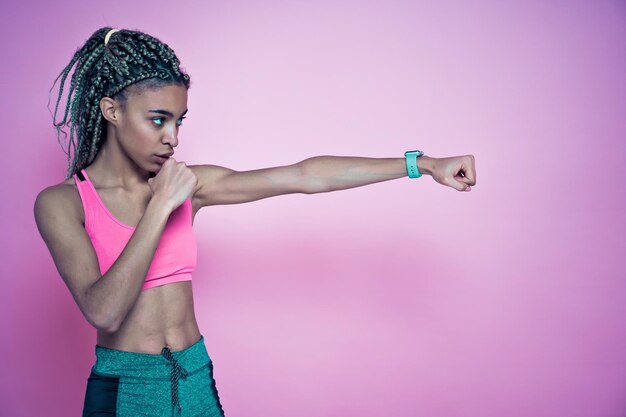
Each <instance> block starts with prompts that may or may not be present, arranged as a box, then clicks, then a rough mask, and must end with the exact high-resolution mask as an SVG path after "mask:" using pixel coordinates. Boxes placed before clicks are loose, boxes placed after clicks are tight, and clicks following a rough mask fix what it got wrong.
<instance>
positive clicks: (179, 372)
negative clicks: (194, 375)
mask: <svg viewBox="0 0 626 417" xmlns="http://www.w3.org/2000/svg"><path fill="white" fill-rule="evenodd" d="M161 355H163V356H164V357H165V359H167V360H168V363H167V365H168V366H170V365H171V366H172V374H171V381H172V407H175V408H177V409H178V412H179V413H180V412H181V408H180V401H179V399H178V380H179V379H180V377H183V378H187V370H186V369H185V368H183V367H182V366H180V364H179V363H178V361H177V360H176V359H174V356H173V355H172V351H171V350H170V348H169V347H167V346H165V347H164V348H163V349H161Z"/></svg>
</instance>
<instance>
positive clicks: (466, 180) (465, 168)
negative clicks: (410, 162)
mask: <svg viewBox="0 0 626 417" xmlns="http://www.w3.org/2000/svg"><path fill="white" fill-rule="evenodd" d="M433 159H434V161H433V164H432V168H431V170H432V173H431V176H432V177H433V179H434V180H435V181H437V182H438V183H439V184H443V185H447V186H448V187H452V188H454V189H455V190H457V191H470V190H471V188H470V185H476V168H475V165H474V155H463V156H452V157H448V158H433Z"/></svg>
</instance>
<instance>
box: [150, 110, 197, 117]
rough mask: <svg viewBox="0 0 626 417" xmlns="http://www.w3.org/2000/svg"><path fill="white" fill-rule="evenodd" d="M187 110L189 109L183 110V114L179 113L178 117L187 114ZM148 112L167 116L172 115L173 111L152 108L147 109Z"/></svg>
mask: <svg viewBox="0 0 626 417" xmlns="http://www.w3.org/2000/svg"><path fill="white" fill-rule="evenodd" d="M188 110H189V109H187V110H185V111H184V112H183V114H181V115H180V117H183V116H184V115H185V114H187V111H188ZM148 112H149V113H157V114H162V115H165V116H169V117H174V113H172V112H169V111H167V110H163V109H152V110H148Z"/></svg>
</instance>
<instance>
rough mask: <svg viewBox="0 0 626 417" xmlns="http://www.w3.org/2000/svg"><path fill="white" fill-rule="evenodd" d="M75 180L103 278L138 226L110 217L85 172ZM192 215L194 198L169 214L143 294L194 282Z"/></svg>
mask: <svg viewBox="0 0 626 417" xmlns="http://www.w3.org/2000/svg"><path fill="white" fill-rule="evenodd" d="M74 181H75V182H76V187H77V188H78V193H79V194H80V199H81V201H82V203H83V210H84V212H85V230H86V231H87V234H88V235H89V238H90V239H91V243H92V244H93V247H94V249H95V251H96V254H97V256H98V264H99V266H100V273H101V274H102V275H104V274H105V273H106V272H107V271H108V270H109V268H110V267H111V265H113V263H114V262H115V260H116V259H117V258H118V257H119V256H120V254H121V253H122V250H123V249H124V247H126V244H127V243H128V241H129V240H130V238H131V236H132V234H133V232H134V231H135V229H136V227H133V226H129V225H127V224H124V223H122V222H121V221H119V220H118V219H116V218H115V217H114V216H113V215H112V214H111V212H110V211H109V210H108V209H107V207H106V206H105V205H104V202H103V201H102V199H101V198H100V196H99V195H98V192H97V191H96V188H95V187H94V186H93V184H92V183H91V180H90V179H89V176H88V175H87V172H86V171H85V170H84V169H82V170H80V172H78V173H76V174H74ZM192 215H193V211H192V206H191V197H189V198H188V199H186V200H185V201H184V202H183V203H182V204H181V205H180V206H178V207H177V208H176V209H175V210H174V211H173V212H172V213H171V214H170V216H169V218H168V220H167V223H166V225H165V229H164V230H163V234H162V235H161V239H160V241H159V245H158V246H157V248H156V252H155V253H154V257H153V258H152V263H151V264H150V268H149V269H148V273H147V274H146V277H145V279H144V284H143V287H142V291H143V290H146V289H148V288H152V287H158V286H160V285H165V284H169V283H172V282H179V281H191V273H192V272H193V271H194V269H195V267H196V261H197V256H198V250H197V245H196V237H195V235H194V234H193V229H192Z"/></svg>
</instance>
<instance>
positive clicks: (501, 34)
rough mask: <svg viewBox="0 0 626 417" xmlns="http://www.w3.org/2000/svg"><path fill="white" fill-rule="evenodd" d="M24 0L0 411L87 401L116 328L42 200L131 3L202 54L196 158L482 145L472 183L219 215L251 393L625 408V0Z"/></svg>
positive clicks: (308, 403)
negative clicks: (104, 339) (66, 129)
mask: <svg viewBox="0 0 626 417" xmlns="http://www.w3.org/2000/svg"><path fill="white" fill-rule="evenodd" d="M0 7H1V9H0V10H1V13H0V23H1V24H0V42H1V46H2V59H0V68H1V70H2V71H1V73H2V77H1V81H0V83H1V87H2V101H1V106H2V107H1V109H0V110H1V111H0V117H1V121H2V124H1V128H2V141H1V143H2V152H1V153H0V158H1V159H0V161H1V163H2V172H3V174H2V176H1V179H0V181H1V182H2V183H1V185H2V190H3V197H2V206H1V207H2V208H1V213H0V214H1V216H0V219H1V220H0V221H1V222H2V223H1V230H2V232H1V233H2V237H1V239H0V245H1V246H0V249H1V252H0V253H1V254H2V262H1V264H0V268H2V270H1V275H0V276H1V277H2V291H1V292H0V294H1V297H2V300H1V302H0V308H1V310H0V324H1V326H2V328H1V333H0V334H1V335H2V340H1V343H0V358H1V359H0V360H1V361H2V362H1V364H0V366H1V368H0V369H2V371H1V372H0V415H2V416H11V417H22V416H23V417H30V416H39V415H46V416H51V417H55V416H76V415H79V413H80V410H81V409H82V402H83V398H84V390H85V386H86V381H87V376H88V374H89V370H90V367H91V365H92V364H93V361H94V360H95V355H94V345H95V330H94V329H93V328H92V327H90V325H89V324H88V323H87V321H86V320H85V319H84V318H83V316H82V315H81V313H80V311H79V310H78V307H77V306H76V304H75V303H74V300H73V299H72V297H71V295H70V293H69V291H68V290H67V288H66V287H65V284H64V283H63V281H62V280H61V278H60V276H59V274H58V272H57V271H56V269H55V266H54V263H53V261H52V258H51V256H50V254H49V252H48V250H47V248H46V246H45V244H44V243H43V241H42V239H41V237H40V236H39V234H38V232H37V229H36V225H35V222H34V218H33V203H34V199H35V197H36V195H37V193H38V192H39V191H40V190H42V189H43V188H45V187H47V186H49V185H52V184H56V183H58V182H60V181H62V180H63V177H64V174H65V169H66V165H67V161H66V156H65V155H64V154H63V152H62V150H61V148H60V146H59V145H58V143H57V138H56V136H55V133H54V130H53V128H52V121H51V117H50V114H49V112H48V109H47V108H46V104H47V100H48V91H49V89H50V87H51V86H52V82H53V80H54V79H55V78H56V76H57V75H58V74H59V72H60V71H61V70H62V68H63V67H64V66H65V65H66V64H67V63H68V62H69V60H70V58H71V56H72V54H73V52H74V51H75V50H76V49H77V48H78V47H79V46H80V45H82V44H83V43H84V41H85V40H86V39H87V38H88V37H89V35H91V33H93V31H95V30H96V29H98V28H99V27H102V26H107V25H110V26H114V27H123V28H128V29H140V30H143V31H146V32H148V33H150V34H153V35H155V36H157V37H158V38H160V39H161V40H163V41H164V42H166V43H168V44H169V45H170V46H171V47H172V48H173V49H174V50H175V51H176V53H177V54H178V56H179V58H180V59H181V61H182V65H183V67H184V68H186V70H187V71H189V73H190V74H191V76H192V87H191V90H190V95H189V114H188V118H187V120H186V121H185V122H184V127H183V128H182V130H181V143H180V145H179V147H178V149H177V156H178V159H179V160H183V161H185V162H187V163H189V164H197V163H214V164H218V165H224V166H228V167H231V168H234V169H238V170H246V169H255V168H261V167H266V166H274V165H284V164H290V163H294V162H297V161H299V160H302V159H304V158H307V157H309V156H314V155H321V154H331V155H357V156H372V157H397V156H402V154H403V152H404V151H405V150H408V149H415V148H417V149H423V150H425V152H426V154H427V155H430V156H434V157H446V156H456V155H466V154H473V155H474V156H475V157H476V167H477V172H478V175H477V185H476V186H475V187H473V190H472V191H471V192H469V193H460V192H457V191H455V190H453V189H452V188H448V187H444V186H442V185H440V184H438V183H436V182H435V181H433V180H432V178H430V177H427V176H426V177H423V178H420V179H419V180H409V179H408V178H404V179H399V180H394V181H390V182H384V183H379V184H375V185H371V186H367V187H363V188H356V189H352V190H347V191H343V192H335V193H328V194H320V195H288V196H280V197H276V198H272V199H268V200H262V201H258V202H254V203H249V204H243V205H233V206H222V207H213V208H206V209H203V210H202V211H201V212H200V213H199V214H198V216H197V217H196V222H195V225H194V229H195V231H196V233H197V236H198V243H199V264H198V268H197V270H196V272H195V274H194V281H193V286H194V295H195V308H196V312H197V318H198V321H199V325H200V329H201V331H202V333H203V334H204V335H205V338H206V344H207V347H208V350H209V354H210V355H211V357H212V359H213V361H214V366H215V369H214V370H215V377H216V381H217V386H218V389H219V393H220V397H221V399H222V404H223V405H224V408H225V410H226V414H227V416H229V417H264V416H298V417H309V416H310V417H313V416H324V417H351V416H359V417H370V416H371V417H374V416H419V417H432V416H434V417H457V416H458V417H461V416H463V417H465V416H472V417H473V416H481V417H502V416H507V417H522V416H523V417H527V416H532V417H548V416H567V417H595V416H597V417H618V416H624V415H626V359H625V358H626V356H625V355H624V352H625V351H626V302H625V301H626V284H625V282H624V277H625V275H626V274H625V273H624V271H625V270H626V262H625V256H624V254H625V253H626V251H625V246H626V245H625V244H624V233H625V232H626V214H625V213H626V210H625V208H626V207H625V205H626V204H625V195H626V193H625V191H626V189H625V188H626V186H625V185H624V178H623V174H624V168H623V167H624V159H625V156H626V155H625V154H626V152H625V145H624V139H625V138H626V123H625V122H624V120H625V115H626V82H625V81H626V76H625V74H626V3H624V1H619V0H615V1H548V2H539V1H517V2H513V1H511V2H500V1H475V2H462V1H456V2H435V1H432V2H418V1H386V2H374V1H318V2H296V1H291V2H288V1H257V2H254V1H245V2H242V1H228V2H227V1H214V2H203V1H187V2H162V1H154V0H151V1H134V2H122V1H106V2H102V1H98V2H94V1H77V0H71V1H66V2H35V1H32V0H31V1H23V2H19V3H18V2H10V3H9V2H3V3H2V5H1V6H0ZM55 99H56V97H55V96H53V100H55Z"/></svg>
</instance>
